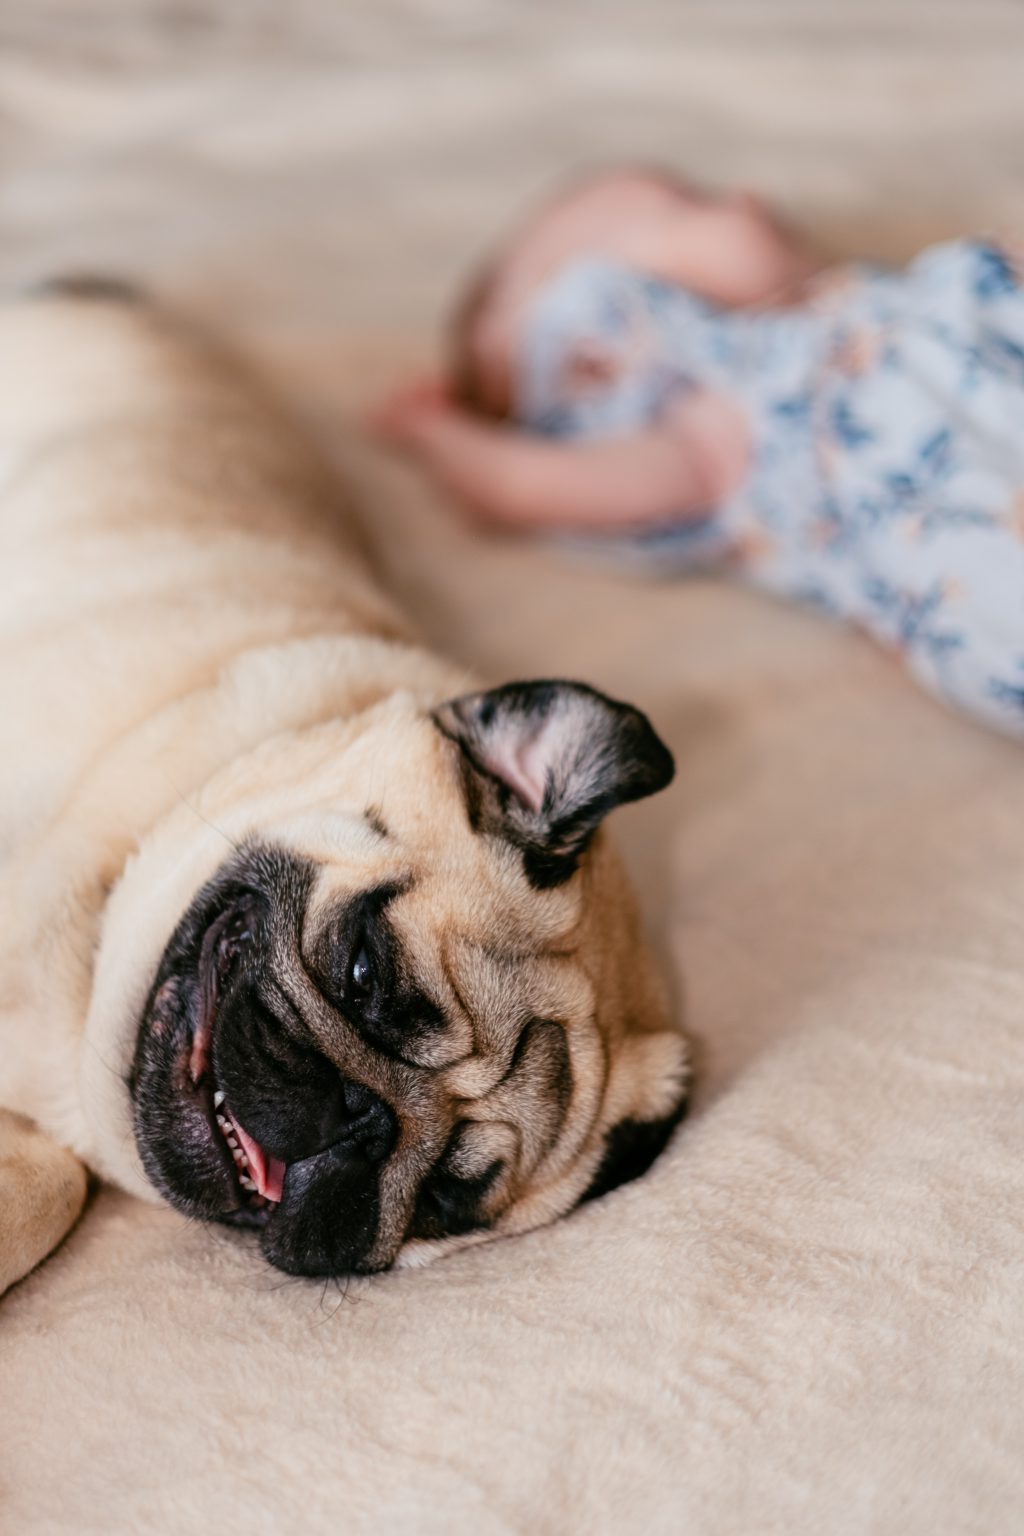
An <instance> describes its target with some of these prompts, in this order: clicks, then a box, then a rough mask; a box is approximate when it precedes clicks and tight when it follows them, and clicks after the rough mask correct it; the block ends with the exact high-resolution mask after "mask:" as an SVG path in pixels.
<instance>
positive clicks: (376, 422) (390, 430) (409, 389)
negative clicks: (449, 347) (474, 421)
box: [366, 373, 458, 448]
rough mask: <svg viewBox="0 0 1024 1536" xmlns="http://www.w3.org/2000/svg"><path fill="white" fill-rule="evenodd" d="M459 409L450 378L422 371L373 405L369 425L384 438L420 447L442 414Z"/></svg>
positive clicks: (377, 434) (448, 413) (404, 444)
mask: <svg viewBox="0 0 1024 1536" xmlns="http://www.w3.org/2000/svg"><path fill="white" fill-rule="evenodd" d="M457 409H458V408H457V406H456V405H455V402H454V400H453V399H452V394H451V388H450V386H449V384H448V380H447V379H446V378H444V376H443V375H441V374H430V373H428V374H422V375H420V376H419V377H418V378H414V379H410V380H409V381H408V382H407V383H405V384H401V385H399V386H398V388H396V389H394V390H392V391H391V393H390V394H389V395H386V396H385V397H384V399H383V400H381V401H379V402H378V404H377V405H375V406H374V407H372V409H371V410H370V411H369V412H368V413H367V417H366V425H367V427H368V429H369V430H370V431H371V432H372V433H373V435H374V436H375V437H379V438H382V439H383V440H384V441H385V442H388V443H393V444H395V445H396V446H397V447H401V448H417V447H419V446H421V444H422V442H423V438H424V436H425V435H426V434H428V433H429V431H430V429H431V427H432V426H433V425H434V424H435V423H436V422H437V421H438V419H439V418H441V417H444V416H448V415H450V414H451V413H452V412H454V411H456V410H457Z"/></svg>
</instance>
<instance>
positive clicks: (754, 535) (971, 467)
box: [517, 241, 1024, 736]
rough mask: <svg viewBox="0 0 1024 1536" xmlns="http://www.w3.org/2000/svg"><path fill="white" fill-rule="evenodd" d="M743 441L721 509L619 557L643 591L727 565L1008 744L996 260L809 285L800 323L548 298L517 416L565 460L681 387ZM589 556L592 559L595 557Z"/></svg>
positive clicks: (631, 286) (1011, 422)
mask: <svg viewBox="0 0 1024 1536" xmlns="http://www.w3.org/2000/svg"><path fill="white" fill-rule="evenodd" d="M698 384H699V385H701V386H704V387H710V388H714V389H718V390H721V391H723V392H725V393H728V394H730V395H732V397H733V398H734V399H737V400H739V401H740V402H741V403H742V404H743V405H744V407H745V409H746V412H747V415H748V418H749V422H750V426H751V430H752V435H753V444H754V447H753V457H752V465H751V469H750V473H749V474H748V476H747V479H746V482H745V484H744V486H743V488H742V490H741V491H740V493H739V494H737V495H735V496H733V497H732V498H730V500H729V502H728V503H727V504H725V505H723V506H720V507H715V508H709V509H708V515H707V517H706V518H704V519H700V520H697V521H694V520H693V519H692V518H688V519H686V520H685V521H684V520H679V521H678V522H676V523H669V524H667V525H664V526H659V527H656V528H652V529H648V530H645V531H644V532H642V533H639V534H636V535H633V536H630V537H629V538H619V537H616V538H614V539H606V540H603V541H600V542H601V543H602V544H603V546H604V547H605V548H606V549H607V550H609V552H612V551H614V554H615V556H616V557H617V558H627V559H629V560H630V561H632V562H633V563H636V562H638V561H639V562H641V563H642V564H643V565H645V566H646V567H648V568H650V569H653V570H656V571H659V572H661V573H668V572H675V571H679V570H681V569H686V568H693V567H695V566H700V567H706V566H708V565H709V564H716V563H727V564H728V565H729V566H730V567H731V568H732V569H735V570H737V571H738V572H739V573H740V574H741V575H742V576H743V577H744V579H746V580H749V581H751V582H753V583H755V584H757V585H759V586H762V587H765V588H767V589H769V590H771V591H773V592H776V593H779V594H782V595H785V596H788V597H793V598H797V599H799V600H802V601H805V602H811V603H813V604H815V605H816V606H818V607H819V608H823V609H825V610H826V611H828V612H830V613H832V614H835V615H837V616H840V617H842V618H845V619H847V620H850V621H853V622H855V623H857V624H859V625H860V626H862V627H863V628H865V629H866V630H868V631H869V632H870V633H871V634H872V635H873V636H874V637H875V638H876V639H877V640H879V641H881V642H882V643H883V644H885V645H887V646H889V647H891V648H893V649H894V650H897V651H898V652H900V653H901V654H902V656H903V657H904V659H905V661H906V663H907V665H908V667H909V669H910V670H911V672H912V673H913V674H914V676H915V677H917V679H918V680H919V681H920V682H921V683H922V684H924V685H925V686H926V687H928V688H929V689H930V690H931V691H932V692H934V693H936V694H938V695H940V696H941V697H942V698H944V699H945V700H947V701H948V702H950V703H952V704H954V705H956V706H958V707H960V708H963V709H966V710H968V711H970V712H971V713H972V714H973V715H975V716H976V717H980V718H982V719H984V720H986V721H987V722H988V723H990V724H992V725H995V726H997V727H999V728H1001V729H1003V730H1008V731H1010V732H1012V733H1014V734H1016V735H1020V736H1024V288H1022V286H1021V280H1020V275H1019V271H1018V268H1017V265H1016V263H1015V260H1014V256H1013V253H1012V252H1010V251H1008V250H1005V249H1003V248H1001V247H999V246H996V245H994V244H989V243H985V242H981V241H958V242H954V243H952V244H949V245H943V246H937V247H934V248H933V249H931V250H928V251H926V252H925V253H924V254H923V255H922V256H920V257H918V259H917V260H916V261H914V262H913V263H912V264H911V265H910V266H909V267H907V268H906V269H905V270H904V271H901V272H896V271H891V270H887V269H883V268H879V267H870V266H858V267H850V268H841V269H837V270H836V271H833V272H830V273H826V274H824V275H823V277H822V278H821V279H819V281H818V283H817V285H816V286H815V287H814V288H813V290H812V292H811V293H810V295H809V297H808V299H807V301H806V302H805V303H803V304H801V305H800V306H799V307H798V308H791V309H776V310H759V311H754V310H748V311H737V310H731V311H730V310H719V309H716V308H715V307H714V306H713V305H710V304H707V303H705V302H704V301H702V300H701V299H698V298H696V297H695V296H694V295H692V294H690V293H688V292H686V291H685V290H683V289H680V288H677V287H674V286H673V285H671V284H669V283H665V282H662V281H660V280H657V279H654V278H651V277H648V276H646V275H644V274H642V273H639V272H636V271H634V270H632V269H630V268H627V267H623V266H620V265H618V264H616V263H612V262H608V261H605V260H599V259H588V260H586V261H580V262H575V263H573V264H572V265H571V266H569V267H566V268H564V269H563V270H562V271H561V272H560V273H558V274H556V276H555V277H554V278H553V279H552V281H551V282H550V283H549V284H548V285H547V286H546V287H545V289H544V290H543V292H542V293H541V294H540V296H539V297H538V299H537V301H536V302H535V304H534V306H533V308H532V310H531V314H530V316H529V320H528V324H527V326H526V330H525V335H524V342H523V348H522V355H521V358H520V364H519V372H518V395H517V398H518V415H519V417H520V419H521V420H522V422H523V424H524V425H526V426H527V427H528V428H530V429H531V430H534V431H538V432H542V433H545V434H547V435H550V436H553V437H558V438H565V439H573V438H575V439H581V438H587V437H595V436H609V435H611V434H614V433H624V432H629V431H632V430H635V429H637V428H639V427H642V426H648V425H650V424H651V423H653V422H656V421H657V419H658V417H659V416H660V415H661V413H662V412H663V411H664V410H665V409H666V406H667V405H668V403H669V402H670V401H671V400H672V399H673V398H675V397H676V396H677V395H678V394H680V393H681V392H684V391H687V390H690V389H692V388H694V386H695V385H698ZM596 542H597V541H591V544H592V545H593V544H596Z"/></svg>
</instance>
